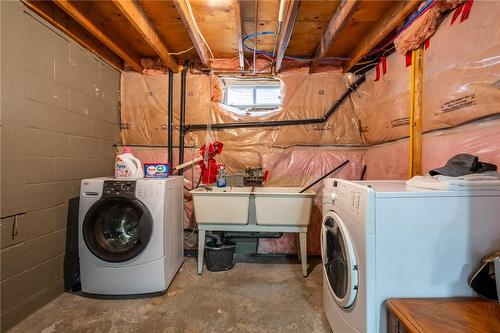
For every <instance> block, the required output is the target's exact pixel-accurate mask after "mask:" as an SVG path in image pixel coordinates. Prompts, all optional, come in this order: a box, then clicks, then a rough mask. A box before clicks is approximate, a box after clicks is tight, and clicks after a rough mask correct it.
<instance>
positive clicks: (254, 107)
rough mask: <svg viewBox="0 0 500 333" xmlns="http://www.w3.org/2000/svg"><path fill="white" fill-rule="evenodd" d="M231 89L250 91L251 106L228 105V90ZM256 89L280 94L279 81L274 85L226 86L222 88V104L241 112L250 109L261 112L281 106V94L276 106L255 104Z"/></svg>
mask: <svg viewBox="0 0 500 333" xmlns="http://www.w3.org/2000/svg"><path fill="white" fill-rule="evenodd" d="M231 87H233V88H247V89H252V99H253V104H251V105H246V104H242V105H234V104H228V97H229V89H230V88H231ZM258 89H262V90H265V89H279V90H280V93H281V83H280V82H279V81H276V83H274V82H273V84H258V83H256V84H248V83H245V84H227V85H226V86H225V87H224V101H223V102H224V104H225V105H227V106H230V107H233V108H237V109H241V110H248V109H251V111H254V110H255V111H262V110H272V109H276V108H278V107H279V106H280V104H281V94H280V95H279V96H278V98H279V99H280V102H279V103H278V104H257V90H258Z"/></svg>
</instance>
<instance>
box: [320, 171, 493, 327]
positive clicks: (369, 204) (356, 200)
mask: <svg viewBox="0 0 500 333" xmlns="http://www.w3.org/2000/svg"><path fill="white" fill-rule="evenodd" d="M499 219H500V191H482V192H480V191H474V192H466V191H437V190H426V189H418V188H410V187H407V186H406V184H405V182H404V181H364V182H349V181H346V180H339V179H327V180H325V183H324V191H323V224H322V231H321V251H322V259H323V273H324V274H323V301H324V309H325V312H326V316H327V318H328V321H329V323H330V327H331V329H332V331H333V332H335V333H351V332H367V333H376V332H380V333H385V332H387V326H386V325H387V320H386V315H387V314H386V311H385V306H384V301H385V300H386V299H388V298H392V297H450V296H471V295H473V292H472V290H471V289H470V288H469V287H468V285H467V279H468V277H469V275H470V274H471V273H472V271H473V269H474V268H475V267H476V266H477V265H478V264H479V262H480V260H481V258H482V257H483V256H484V255H486V254H488V253H490V252H493V251H494V250H498V249H500V220H499Z"/></svg>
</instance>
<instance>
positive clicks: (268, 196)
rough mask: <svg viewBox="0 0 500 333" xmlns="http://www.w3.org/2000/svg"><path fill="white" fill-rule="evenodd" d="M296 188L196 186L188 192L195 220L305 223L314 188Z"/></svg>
mask: <svg viewBox="0 0 500 333" xmlns="http://www.w3.org/2000/svg"><path fill="white" fill-rule="evenodd" d="M300 190H301V188H300V187H224V188H217V187H214V188H209V189H206V188H198V189H195V190H193V191H191V194H192V195H193V201H194V210H195V217H196V222H197V223H198V224H236V225H243V224H249V223H250V224H252V223H253V222H254V221H253V219H255V224H256V225H282V226H287V225H288V226H307V225H308V224H309V217H310V215H311V207H312V200H313V197H314V195H315V192H313V191H306V192H304V193H299V192H300ZM254 207H255V210H254V211H253V209H254ZM254 212H255V213H254ZM254 215H255V216H254Z"/></svg>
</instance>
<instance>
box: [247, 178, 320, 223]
mask: <svg viewBox="0 0 500 333" xmlns="http://www.w3.org/2000/svg"><path fill="white" fill-rule="evenodd" d="M300 190H302V188H301V187H256V188H255V189H254V192H253V194H254V195H255V212H256V222H257V224H262V225H290V226H307V225H308V224H309V218H310V216H311V207H312V200H313V197H314V195H315V194H316V193H315V192H314V191H305V192H304V193H299V192H300Z"/></svg>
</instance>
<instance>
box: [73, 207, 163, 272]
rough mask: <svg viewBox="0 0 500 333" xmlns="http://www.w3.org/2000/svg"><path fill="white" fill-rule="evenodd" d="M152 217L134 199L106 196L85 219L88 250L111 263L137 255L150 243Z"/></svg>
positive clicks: (92, 208) (91, 208) (84, 234)
mask: <svg viewBox="0 0 500 333" xmlns="http://www.w3.org/2000/svg"><path fill="white" fill-rule="evenodd" d="M152 231H153V218H152V216H151V213H150V212H149V210H148V208H147V207H146V206H145V205H144V204H143V203H142V202H141V201H139V200H137V199H135V198H124V197H107V198H105V199H101V200H99V201H97V202H96V203H95V204H94V205H92V207H90V209H89V210H88V212H87V214H86V215H85V219H84V220H83V230H82V232H83V238H84V240H85V244H86V245H87V247H88V249H89V250H90V251H91V252H92V253H93V254H94V255H95V256H96V257H98V258H100V259H101V260H104V261H108V262H124V261H127V260H130V259H132V258H134V257H136V256H138V255H139V254H140V253H142V251H144V249H145V248H146V246H147V245H148V243H149V240H150V239H151V234H152Z"/></svg>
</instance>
